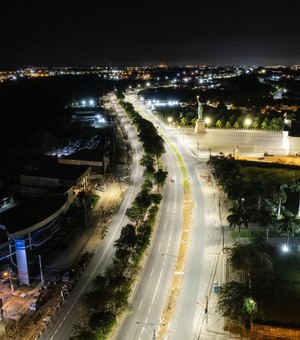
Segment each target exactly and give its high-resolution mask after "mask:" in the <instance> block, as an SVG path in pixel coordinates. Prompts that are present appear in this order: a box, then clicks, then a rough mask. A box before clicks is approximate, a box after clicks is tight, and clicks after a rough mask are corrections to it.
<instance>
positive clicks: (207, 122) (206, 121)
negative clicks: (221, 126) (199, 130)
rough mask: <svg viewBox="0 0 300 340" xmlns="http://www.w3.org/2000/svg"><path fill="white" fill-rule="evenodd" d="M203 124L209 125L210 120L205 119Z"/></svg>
mask: <svg viewBox="0 0 300 340" xmlns="http://www.w3.org/2000/svg"><path fill="white" fill-rule="evenodd" d="M204 122H205V124H206V125H209V124H210V123H211V119H210V118H209V117H205V118H204Z"/></svg>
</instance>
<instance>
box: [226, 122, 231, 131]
mask: <svg viewBox="0 0 300 340" xmlns="http://www.w3.org/2000/svg"><path fill="white" fill-rule="evenodd" d="M225 127H226V129H231V124H230V122H229V121H227V122H226V125H225Z"/></svg>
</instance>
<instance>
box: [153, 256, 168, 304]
mask: <svg viewBox="0 0 300 340" xmlns="http://www.w3.org/2000/svg"><path fill="white" fill-rule="evenodd" d="M165 263H166V261H165V260H164V263H163V266H162V268H161V271H160V274H159V278H158V281H157V285H156V288H155V291H154V295H153V298H152V301H151V305H152V304H153V301H154V299H155V297H156V294H157V291H158V287H159V284H160V280H161V277H162V274H163V271H164V267H165Z"/></svg>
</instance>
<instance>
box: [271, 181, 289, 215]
mask: <svg viewBox="0 0 300 340" xmlns="http://www.w3.org/2000/svg"><path fill="white" fill-rule="evenodd" d="M286 188H287V184H281V185H280V187H279V190H278V191H277V190H276V189H275V190H276V191H275V192H274V194H273V200H274V202H275V203H276V204H278V208H277V218H279V217H280V213H281V207H282V203H285V202H286V199H287V195H286V192H285V191H284V190H285V189H286Z"/></svg>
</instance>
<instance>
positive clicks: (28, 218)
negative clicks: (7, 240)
mask: <svg viewBox="0 0 300 340" xmlns="http://www.w3.org/2000/svg"><path fill="white" fill-rule="evenodd" d="M66 202H67V195H57V196H40V197H34V198H24V200H23V201H22V202H21V203H20V204H19V205H17V206H15V207H13V208H11V209H9V210H6V211H4V212H3V213H1V214H0V224H1V225H4V226H5V229H6V231H7V232H8V233H9V234H10V235H14V234H16V233H17V235H15V236H22V231H23V232H24V234H27V233H28V232H31V231H33V230H36V229H39V228H40V227H41V225H39V224H40V223H41V222H43V221H44V220H46V219H47V218H48V217H50V216H51V215H53V214H54V213H56V212H57V211H58V210H60V209H61V208H62V207H63V206H64V204H65V203H66ZM45 223H47V221H45Z"/></svg>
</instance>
